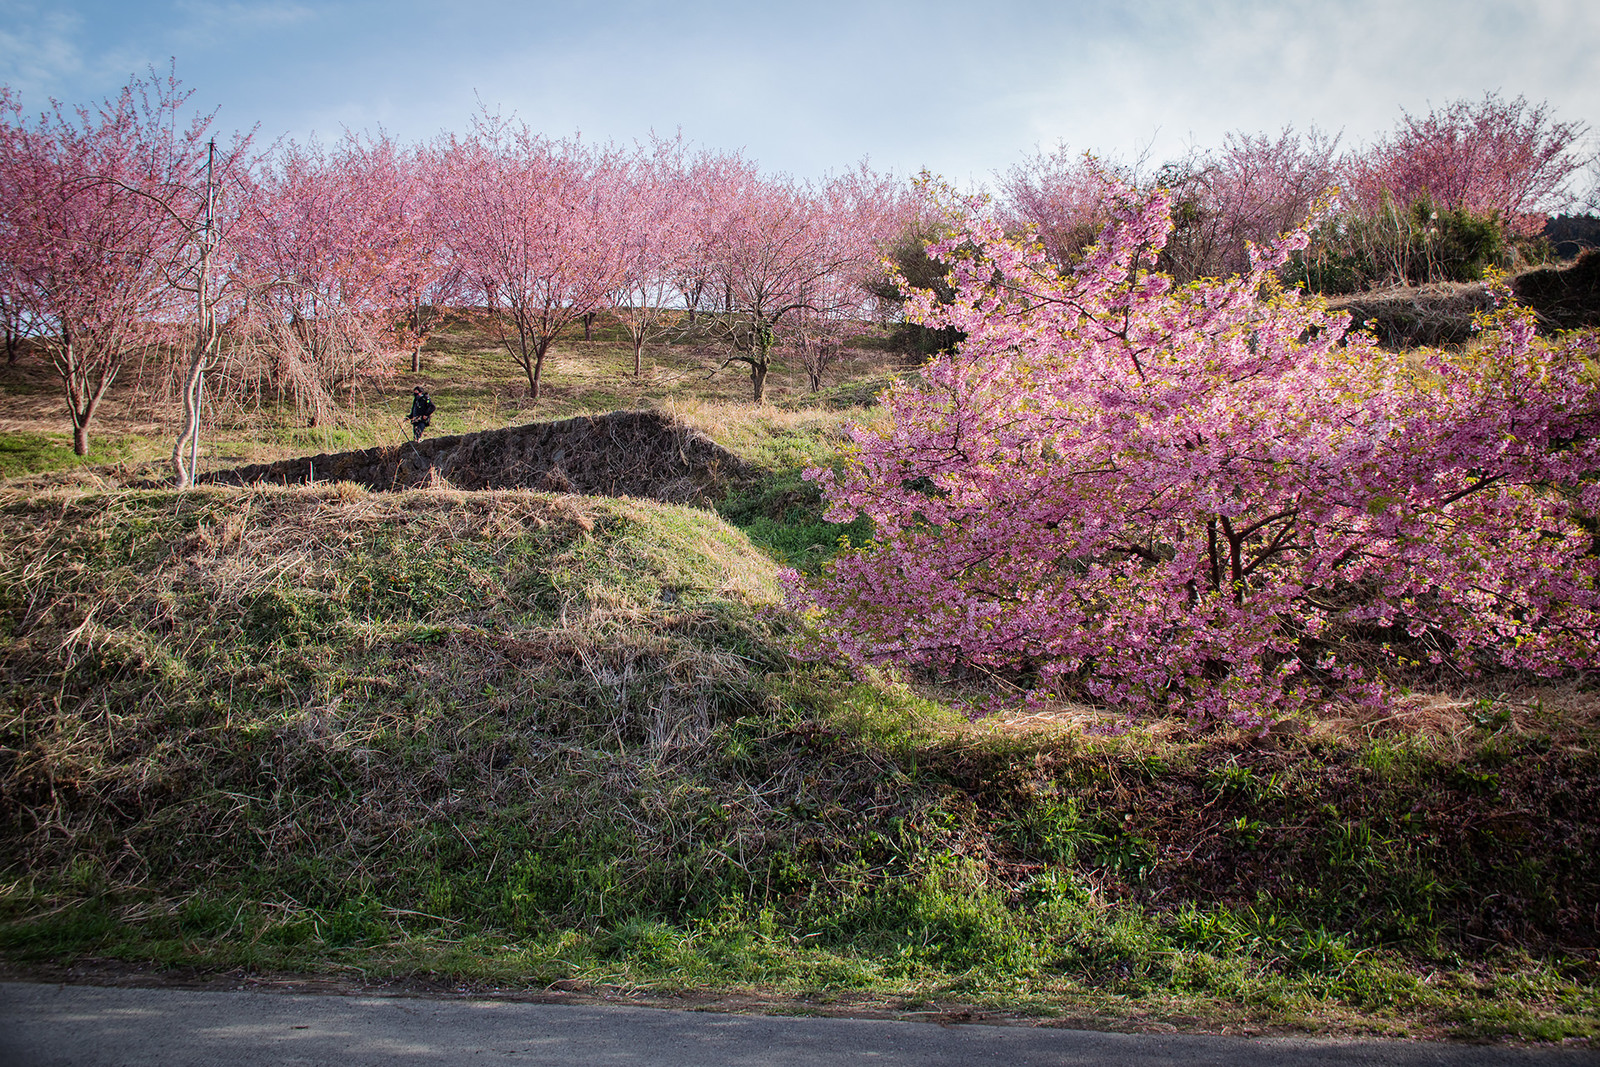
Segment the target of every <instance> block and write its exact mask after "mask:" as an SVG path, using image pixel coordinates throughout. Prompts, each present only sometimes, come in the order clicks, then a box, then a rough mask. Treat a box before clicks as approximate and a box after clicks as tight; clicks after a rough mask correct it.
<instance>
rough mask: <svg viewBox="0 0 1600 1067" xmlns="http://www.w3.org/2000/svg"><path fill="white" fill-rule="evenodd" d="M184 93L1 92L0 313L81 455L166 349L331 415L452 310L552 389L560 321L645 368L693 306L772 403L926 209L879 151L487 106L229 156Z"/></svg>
mask: <svg viewBox="0 0 1600 1067" xmlns="http://www.w3.org/2000/svg"><path fill="white" fill-rule="evenodd" d="M188 95H189V94H187V93H186V92H184V91H183V90H182V88H181V87H180V86H179V85H178V83H177V81H176V80H175V79H174V78H172V77H170V76H169V77H166V78H157V77H155V76H153V75H152V77H150V78H148V79H136V80H135V81H134V82H133V83H131V84H130V86H129V87H128V88H127V89H125V90H124V91H123V92H122V93H121V94H120V95H119V96H118V97H116V98H114V99H112V100H110V101H108V102H106V103H105V104H103V105H101V106H100V107H98V108H85V109H79V110H75V111H74V110H68V109H65V108H62V107H60V106H56V107H54V108H52V109H51V110H49V111H47V112H46V113H45V114H43V115H41V116H39V117H38V118H37V119H33V118H29V117H28V116H25V115H24V114H23V112H22V109H21V108H20V106H19V105H18V103H17V102H16V100H15V99H14V98H13V97H12V96H11V95H10V94H9V93H6V94H5V95H4V96H0V139H3V141H4V145H3V149H4V151H3V155H0V309H3V311H4V318H5V322H6V326H7V336H8V338H20V337H23V336H30V337H33V338H35V339H37V341H38V342H40V343H42V344H43V346H44V348H45V349H46V350H47V351H48V352H49V355H50V358H51V359H52V360H53V362H54V365H55V367H56V369H57V371H58V372H59V374H60V376H61V379H62V382H63V386H64V391H65V394H66V397H67V400H68V405H69V408H70V409H71V418H72V422H73V427H74V431H75V434H74V444H75V447H76V449H77V450H78V452H79V454H84V453H86V451H87V447H88V434H89V427H90V423H91V421H92V419H93V418H94V415H95V412H96V410H97V407H98V406H99V404H100V403H101V401H102V400H103V398H104V396H105V394H106V391H107V389H108V388H109V387H110V386H111V384H112V383H113V382H114V381H115V379H116V377H117V375H118V373H119V372H120V371H121V370H122V369H123V367H124V365H125V364H126V363H127V362H128V361H129V360H130V359H131V358H133V357H134V356H135V355H136V354H137V353H140V352H142V351H146V350H148V349H150V348H151V346H158V345H166V346H168V347H169V348H177V349H179V350H182V351H185V352H188V353H189V355H190V359H189V361H188V371H189V373H188V374H186V375H185V381H186V383H190V382H191V381H192V385H190V384H186V393H185V396H186V398H187V397H188V396H189V393H188V392H187V390H188V389H190V388H192V389H194V390H195V392H194V394H193V396H194V403H195V404H196V405H198V402H199V396H200V393H201V392H202V391H203V389H204V384H203V383H204V381H205V374H206V372H207V370H208V369H209V370H210V371H211V373H212V374H213V375H214V376H216V377H220V378H222V379H223V380H225V381H228V382H231V383H233V384H234V386H235V387H242V388H254V389H257V390H275V391H276V392H277V394H278V395H279V396H280V397H283V396H285V395H287V396H292V397H293V398H294V400H295V402H296V403H297V404H299V405H300V407H301V409H302V411H304V410H306V409H309V411H310V415H311V418H312V419H313V420H316V419H319V418H321V417H323V416H325V415H328V414H330V413H331V412H332V411H333V410H334V409H336V408H337V406H338V405H339V404H340V403H341V402H346V398H348V402H353V401H354V400H355V398H356V395H357V390H358V387H359V384H360V383H361V382H362V381H363V380H367V379H371V378H374V377H383V376H385V375H389V374H393V373H395V372H397V371H398V370H400V369H401V367H402V366H403V362H404V361H405V360H407V359H409V362H410V365H411V367H412V369H413V370H416V369H418V367H419V359H420V352H421V349H422V347H423V345H424V344H425V342H426V340H427V338H428V336H429V334H430V333H431V332H432V331H433V330H435V329H437V328H438V326H439V325H440V324H441V323H442V322H444V321H446V320H447V318H448V316H449V315H450V314H468V315H474V316H475V317H477V318H478V319H479V320H480V321H481V323H482V324H483V325H484V327H485V328H486V329H487V330H488V331H489V332H490V333H491V334H492V336H493V337H494V338H495V339H496V341H498V342H499V343H500V344H501V346H502V347H503V348H504V349H505V351H506V353H507V354H508V355H509V357H510V358H511V359H512V360H513V361H514V362H515V363H516V364H517V366H518V367H519V368H521V369H522V371H523V372H524V374H525V375H526V378H527V383H528V391H529V395H530V396H531V397H534V398H537V397H538V395H539V392H540V388H541V383H542V378H543V373H544V369H545V366H546V362H547V360H548V359H549V357H550V353H551V346H552V343H553V342H554V340H555V339H556V337H557V336H559V335H560V334H561V333H562V332H563V331H564V330H567V329H569V328H571V327H572V326H573V325H574V324H575V323H578V322H580V321H581V322H584V323H585V324H586V325H587V324H588V323H590V322H592V321H593V319H594V317H595V316H596V315H597V314H598V313H599V312H601V311H610V312H613V313H614V314H615V315H616V316H617V317H618V318H619V319H620V320H621V321H622V323H623V325H624V327H625V329H626V330H627V333H628V335H629V337H630V338H631V340H632V347H633V357H634V358H633V369H634V372H635V373H636V374H638V373H640V372H641V371H642V353H643V350H644V348H645V346H646V345H647V344H648V343H649V342H650V341H651V340H652V339H654V338H655V337H657V336H659V335H660V333H661V332H662V331H663V330H664V329H666V328H667V327H669V326H675V325H678V323H679V320H680V319H682V318H684V317H685V315H687V316H688V317H689V318H690V319H691V320H696V321H697V324H698V325H699V326H700V327H701V328H702V329H703V330H704V331H705V332H707V333H709V334H710V335H711V336H712V337H714V338H715V339H717V340H719V341H721V342H722V344H723V345H724V346H725V347H724V349H723V351H724V353H725V355H726V357H727V361H726V363H725V364H724V366H726V365H728V364H731V363H737V364H741V365H744V366H747V367H748V369H749V372H750V380H751V386H752V395H753V396H754V398H755V399H756V400H757V401H759V400H761V399H762V396H763V390H764V386H765V380H766V376H767V374H768V372H769V370H770V368H771V365H772V359H773V351H774V346H775V345H778V344H780V343H782V344H788V345H792V346H794V347H795V348H796V349H797V350H799V351H801V352H802V353H803V354H806V361H807V364H808V366H810V367H811V369H812V370H813V372H814V373H813V374H812V382H813V385H816V384H817V383H818V381H819V379H820V373H821V368H822V366H823V365H824V364H825V362H826V361H827V359H828V358H829V353H831V352H836V351H837V349H838V346H839V344H840V340H841V336H842V331H843V330H844V329H845V328H846V327H847V325H848V324H849V323H850V322H852V321H858V320H859V319H860V318H861V317H862V315H863V314H864V307H865V305H866V303H867V302H868V301H869V299H870V297H869V294H868V291H867V289H866V288H865V283H866V282H867V281H868V279H869V278H870V277H871V276H873V275H874V274H875V273H877V272H879V271H880V270H881V267H880V262H879V255H880V251H879V250H880V248H881V247H882V246H883V244H884V243H886V242H887V240H888V239H889V238H890V237H891V236H892V235H893V234H895V233H897V232H898V231H899V230H900V229H902V228H903V227H904V225H905V223H904V218H905V215H906V213H907V211H908V210H910V206H911V200H910V198H909V196H908V193H907V187H906V186H905V184H904V183H902V182H897V181H895V180H893V179H890V178H885V177H882V176H879V175H876V174H874V173H872V172H871V171H869V170H867V169H866V168H865V167H862V168H858V169H856V170H853V171H849V172H847V173H845V174H843V175H840V176H838V177H835V178H831V179H827V180H822V181H816V182H805V181H798V180H794V179H791V178H787V177H783V176H773V175H769V174H763V173H761V172H760V170H759V169H758V168H757V167H756V166H755V165H754V164H753V163H751V162H750V161H749V160H746V159H745V158H743V157H742V156H741V155H739V154H737V153H719V152H713V151H704V150H701V151H694V150H691V149H690V148H689V147H688V146H686V145H685V144H684V143H683V142H682V141H681V140H671V141H667V140H657V141H654V142H652V143H651V144H649V145H646V146H641V147H635V148H631V149H624V148H620V147H617V146H615V145H609V144H602V145H595V144H587V143H585V142H583V141H581V140H578V139H576V138H573V139H565V140H562V139H553V138H549V137H546V136H544V135H541V134H539V133H536V132H534V131H532V130H530V129H528V128H527V127H526V126H525V125H523V124H521V123H518V122H515V121H510V120H506V119H503V118H501V117H499V116H497V115H493V114H488V113H485V114H484V115H482V116H480V117H479V118H478V119H477V121H475V122H474V123H473V125H472V126H471V128H470V129H469V130H468V132H467V133H466V134H465V135H459V136H448V137H443V138H441V139H439V140H437V141H435V142H433V143H430V144H423V145H405V144H399V143H396V142H395V141H394V140H392V139H391V138H389V137H387V136H385V135H381V134H380V135H378V136H375V137H359V136H354V135H348V136H346V137H345V138H344V139H343V140H341V141H339V142H338V143H336V144H334V145H331V146H323V145H317V144H312V145H299V144H294V143H288V144H284V145H280V146H278V147H275V148H274V149H272V150H270V151H267V152H255V151H253V150H252V146H251V143H250V139H249V138H239V139H236V140H234V141H233V142H231V143H230V144H228V145H226V146H223V147H221V148H219V147H218V146H217V145H216V144H215V141H214V138H213V137H212V136H211V132H210V127H211V124H212V121H211V118H210V117H208V116H201V117H199V118H196V119H192V120H190V121H189V122H188V123H187V124H185V123H183V122H182V121H180V117H181V116H182V115H183V114H184V113H185V111H186V104H187V101H188ZM174 462H175V464H176V465H177V466H178V467H179V478H180V481H182V480H184V479H185V477H186V475H185V472H184V471H183V470H182V466H183V464H182V462H181V456H178V455H177V454H175V460H174Z"/></svg>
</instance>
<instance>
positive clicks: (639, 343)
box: [633, 333, 644, 378]
mask: <svg viewBox="0 0 1600 1067" xmlns="http://www.w3.org/2000/svg"><path fill="white" fill-rule="evenodd" d="M643 349H644V334H642V333H641V334H640V335H639V336H637V337H635V338H634V339H633V376H634V377H635V378H639V377H642V376H643V375H642V372H641V371H640V365H641V364H642V362H643V360H642V359H641V357H640V352H641V351H642V350H643Z"/></svg>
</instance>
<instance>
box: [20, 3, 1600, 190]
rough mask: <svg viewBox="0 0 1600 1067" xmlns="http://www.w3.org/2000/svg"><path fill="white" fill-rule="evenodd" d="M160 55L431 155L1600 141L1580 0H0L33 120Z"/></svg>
mask: <svg viewBox="0 0 1600 1067" xmlns="http://www.w3.org/2000/svg"><path fill="white" fill-rule="evenodd" d="M172 63H175V65H176V72H177V76H178V78H179V79H180V80H181V81H182V82H183V84H184V86H185V87H186V88H188V89H192V90H194V97H193V102H194V104H195V105H196V106H199V107H201V108H203V109H204V110H207V111H209V110H211V109H213V108H215V109H217V112H218V114H217V123H218V126H219V128H220V129H222V130H223V131H231V130H236V129H249V128H251V127H258V128H259V131H260V134H261V135H262V136H263V138H264V139H265V140H266V141H269V142H270V141H271V140H273V139H275V138H279V137H287V138H293V139H296V140H300V141H306V140H308V139H310V138H312V137H313V136H315V137H318V138H320V139H322V140H323V141H332V140H336V139H337V138H339V137H340V136H342V135H343V133H344V131H346V130H352V131H356V132H361V131H368V132H371V131H376V130H378V129H380V128H381V129H383V130H386V131H387V132H388V133H390V134H391V135H393V136H395V137H397V138H399V139H401V140H405V141H425V140H429V139H432V138H434V137H436V136H439V135H440V134H441V133H445V132H462V131H465V130H466V129H467V128H468V126H469V125H470V123H471V121H472V117H473V115H474V114H475V113H477V112H478V110H479V109H480V108H482V107H488V108H490V109H492V110H499V111H500V112H502V113H504V114H511V115H515V117H517V118H519V119H521V120H523V121H525V122H526V123H527V124H528V125H529V126H531V127H532V128H534V129H536V130H539V131H541V132H543V133H545V134H548V135H550V136H555V137H563V136H570V135H572V134H575V133H578V134H581V135H582V136H583V137H584V138H585V139H586V140H589V141H601V142H603V141H616V142H620V143H624V144H627V143H631V142H633V141H635V140H643V139H647V138H648V137H649V136H650V135H651V134H652V133H655V134H658V135H663V136H672V135H674V134H678V133H681V134H682V135H683V137H684V138H685V139H686V140H688V141H690V142H691V143H693V144H696V145H700V146H705V147H708V148H713V149H719V150H727V151H731V150H736V149H738V150H743V151H744V153H745V154H746V155H747V156H748V157H750V158H752V159H754V160H756V161H758V162H759V163H760V164H761V165H762V167H763V168H764V169H766V170H769V171H774V172H784V173H788V174H792V175H795V176H797V177H818V176H821V175H824V174H827V173H831V172H837V171H841V170H845V169H848V168H850V167H851V166H853V165H854V164H856V163H858V162H860V161H862V160H866V161H867V162H868V163H869V164H870V165H871V166H873V167H874V168H875V169H878V170H888V171H893V172H896V173H899V174H903V175H909V174H914V173H916V172H917V171H919V170H921V169H924V168H926V169H928V170H930V171H932V172H934V173H936V174H939V175H941V176H942V177H944V178H946V179H948V180H950V181H952V182H955V183H957V184H960V185H967V186H976V185H982V184H985V183H989V184H992V183H993V181H994V179H995V177H996V175H998V174H1001V173H1003V172H1004V171H1005V170H1007V169H1008V168H1010V167H1013V166H1016V165H1018V164H1020V163H1022V162H1024V161H1025V160H1026V159H1028V158H1030V157H1032V156H1034V155H1036V154H1037V153H1038V152H1040V151H1046V152H1049V151H1054V150H1056V149H1057V148H1058V147H1061V146H1065V147H1066V148H1068V149H1070V150H1071V151H1073V152H1079V151H1093V152H1095V153H1096V154H1098V155H1101V156H1104V157H1108V158H1112V159H1118V160H1122V161H1125V162H1126V161H1133V160H1136V159H1141V158H1142V159H1144V160H1145V161H1146V162H1147V163H1150V164H1158V163H1160V162H1162V161H1164V160H1167V159H1174V158H1177V157H1179V156H1181V155H1183V154H1184V153H1185V152H1186V151H1187V150H1190V149H1193V148H1199V149H1205V148H1210V147H1214V146H1216V145H1218V144H1220V143H1221V141H1222V138H1223V136H1224V135H1225V134H1226V133H1228V132H1229V131H1239V132H1244V133H1266V132H1276V131H1278V130H1281V129H1282V128H1284V127H1285V126H1293V127H1294V128H1295V129H1298V130H1302V131H1304V130H1306V129H1308V128H1310V127H1312V126H1316V127H1318V128H1320V129H1322V130H1324V131H1327V132H1330V133H1340V134H1342V140H1341V146H1342V147H1354V146H1357V145H1359V144H1361V143H1363V142H1367V141H1370V140H1372V139H1373V138H1375V137H1377V136H1380V135H1382V134H1383V133H1385V132H1386V131H1388V130H1390V129H1392V128H1393V127H1394V126H1395V124H1396V123H1397V122H1398V121H1399V120H1400V119H1401V117H1402V114H1403V112H1409V113H1411V114H1413V115H1422V114H1425V113H1426V112H1427V111H1428V110H1429V109H1430V108H1433V107H1438V106H1443V105H1446V104H1448V103H1450V102H1451V101H1454V100H1457V99H1461V98H1468V99H1473V100H1477V99H1481V98H1482V97H1483V95H1484V94H1485V93H1489V92H1497V93H1499V94H1500V95H1501V96H1503V97H1505V98H1506V99H1512V98H1515V97H1517V96H1523V97H1526V98H1527V100H1528V101H1529V102H1530V103H1535V104H1537V103H1546V104H1548V105H1549V107H1550V109H1551V112H1552V113H1553V115H1554V117H1555V118H1556V119H1558V120H1565V121H1573V120H1576V121H1581V122H1584V123H1586V124H1600V3H1597V2H1595V0H1313V2H1301V0H1212V2H1189V0H1147V2H1144V3H1137V4H1121V3H1113V2H1092V0H1060V2H1055V3H1048V2H1043V0H921V2H906V0H812V2H808V3H803V4H801V3H794V4H783V3H773V2H768V3H760V2H751V3H739V2H734V0H685V2H681V3H673V4H663V3H643V2H626V0H591V2H587V3H552V2H545V0H529V2H522V3H517V2H513V0H455V2H451V3H433V2H427V0H382V2H379V0H305V2H301V0H273V2H253V0H115V2H100V0H52V2H39V0H0V84H4V85H6V86H8V87H9V88H10V89H11V91H12V93H13V94H14V95H15V96H16V97H17V98H18V99H19V100H20V101H21V102H22V104H23V105H24V107H25V108H26V109H27V110H29V111H32V112H37V111H38V110H40V109H41V108H43V107H44V106H46V105H47V103H48V102H49V101H50V100H51V99H52V98H53V99H57V100H60V101H62V102H64V103H67V104H74V105H76V104H90V103H93V102H95V101H98V100H100V99H103V98H104V97H106V96H108V95H110V94H114V93H115V92H116V91H117V90H118V89H120V88H121V87H122V86H123V85H125V84H127V82H128V81H129V79H130V77H132V76H134V75H136V74H140V75H142V74H146V73H147V72H148V70H149V68H151V67H154V68H156V70H157V71H159V72H162V73H165V72H166V71H167V69H168V67H169V64H172ZM1590 147H1591V149H1593V148H1600V140H1595V141H1591V143H1590Z"/></svg>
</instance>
